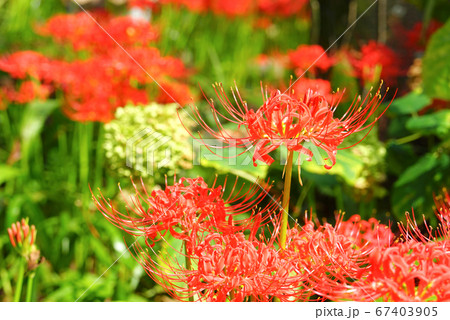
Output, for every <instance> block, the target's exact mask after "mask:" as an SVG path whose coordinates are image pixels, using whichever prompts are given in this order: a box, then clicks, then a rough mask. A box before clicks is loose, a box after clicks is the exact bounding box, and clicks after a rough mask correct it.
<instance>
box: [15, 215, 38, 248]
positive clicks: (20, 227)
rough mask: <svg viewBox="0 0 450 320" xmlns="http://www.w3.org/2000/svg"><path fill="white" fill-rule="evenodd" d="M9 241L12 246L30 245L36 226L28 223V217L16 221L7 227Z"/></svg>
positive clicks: (33, 238)
mask: <svg viewBox="0 0 450 320" xmlns="http://www.w3.org/2000/svg"><path fill="white" fill-rule="evenodd" d="M8 236H9V241H11V244H12V246H13V247H14V248H16V247H19V248H21V247H28V246H29V247H31V246H32V245H34V241H35V240H36V227H35V226H34V225H32V226H31V227H30V225H29V224H28V219H27V220H25V219H22V221H20V222H19V221H17V222H15V223H13V224H12V225H11V228H8Z"/></svg>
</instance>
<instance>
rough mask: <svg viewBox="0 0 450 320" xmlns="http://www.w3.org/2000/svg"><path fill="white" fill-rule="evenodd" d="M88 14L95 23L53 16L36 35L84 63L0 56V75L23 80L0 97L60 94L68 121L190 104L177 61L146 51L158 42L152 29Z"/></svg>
mask: <svg viewBox="0 0 450 320" xmlns="http://www.w3.org/2000/svg"><path fill="white" fill-rule="evenodd" d="M91 15H92V17H93V18H94V19H96V21H94V20H93V19H92V18H91V17H90V16H89V15H87V14H86V13H84V12H82V13H79V14H75V15H58V16H55V17H53V18H51V19H50V20H49V21H48V22H47V23H46V24H45V25H44V26H41V27H40V28H39V31H40V32H41V33H42V34H44V35H50V36H52V37H53V38H54V39H55V41H57V42H59V43H62V44H67V45H70V46H72V47H73V50H75V51H76V52H78V51H83V52H86V53H88V54H89V57H88V58H87V59H75V60H73V61H70V62H66V61H59V60H52V59H49V58H46V57H44V56H43V55H41V54H39V53H36V52H31V51H25V52H18V53H15V54H12V55H10V56H6V57H3V58H2V59H1V60H0V70H3V71H5V72H7V73H9V74H10V75H11V77H12V78H15V79H20V80H25V82H24V83H23V84H22V85H21V86H20V88H19V90H18V91H16V90H14V89H13V88H12V87H10V88H7V89H4V90H3V95H4V96H5V97H6V98H7V99H8V100H9V101H14V102H18V103H25V102H28V101H30V100H32V99H34V98H41V99H45V98H46V97H48V95H49V94H50V93H51V92H52V91H53V90H54V89H57V90H61V91H62V92H63V93H64V97H65V106H64V111H65V112H66V114H67V115H68V116H69V117H70V118H72V119H74V120H77V121H103V122H107V121H109V120H111V119H113V117H114V112H115V109H116V108H117V107H120V106H123V105H126V104H128V103H133V104H139V103H143V104H145V103H148V102H149V100H154V101H157V102H160V103H164V102H171V103H173V102H174V100H175V102H178V103H179V104H181V105H184V104H186V103H188V102H190V101H191V94H190V91H189V88H188V86H187V85H185V84H183V83H182V82H180V81H182V79H183V78H185V77H186V76H187V74H188V72H187V70H186V68H185V66H184V64H183V63H182V61H181V60H180V59H177V58H173V57H163V56H161V54H160V52H159V51H158V49H156V48H152V47H149V44H150V43H151V42H153V41H155V40H156V39H157V38H158V32H157V31H156V30H155V28H154V27H152V26H151V25H150V24H149V23H148V22H146V21H143V20H133V19H132V18H130V17H112V16H111V15H109V14H108V13H106V12H104V11H99V12H94V13H92V14H91ZM100 26H101V27H100ZM113 39H114V40H113ZM119 46H121V47H122V48H123V49H124V50H125V52H124V50H122V48H121V47H119ZM27 80H33V82H29V81H27ZM154 80H156V81H157V82H158V83H159V82H161V83H162V87H163V88H160V87H159V86H157V85H156V84H154Z"/></svg>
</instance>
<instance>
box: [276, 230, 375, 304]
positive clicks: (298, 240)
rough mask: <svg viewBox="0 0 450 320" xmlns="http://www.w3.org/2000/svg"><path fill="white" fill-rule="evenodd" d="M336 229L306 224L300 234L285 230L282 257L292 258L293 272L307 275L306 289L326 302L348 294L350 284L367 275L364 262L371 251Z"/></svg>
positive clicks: (356, 238)
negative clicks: (284, 247)
mask: <svg viewBox="0 0 450 320" xmlns="http://www.w3.org/2000/svg"><path fill="white" fill-rule="evenodd" d="M339 228H340V227H339V226H336V227H333V226H331V225H330V224H328V223H326V224H324V225H322V226H318V227H317V228H315V226H314V223H313V222H312V221H307V223H306V225H305V226H303V227H302V229H301V230H299V229H298V228H292V229H288V233H287V241H286V249H285V250H284V254H285V255H286V256H289V257H295V259H294V261H296V269H297V270H305V271H307V272H308V286H309V287H310V288H311V290H312V291H313V292H314V293H316V294H318V295H320V296H322V297H326V298H328V299H338V298H339V297H341V296H342V295H344V294H345V293H346V292H347V284H348V282H349V281H352V280H354V279H359V278H360V277H361V276H362V275H363V274H364V273H365V272H366V269H367V268H366V266H365V265H366V260H367V257H368V256H369V254H370V252H371V251H372V250H373V247H371V246H369V245H363V246H359V244H360V243H359V241H358V238H359V237H358V236H356V237H355V234H351V235H348V234H343V233H342V230H339Z"/></svg>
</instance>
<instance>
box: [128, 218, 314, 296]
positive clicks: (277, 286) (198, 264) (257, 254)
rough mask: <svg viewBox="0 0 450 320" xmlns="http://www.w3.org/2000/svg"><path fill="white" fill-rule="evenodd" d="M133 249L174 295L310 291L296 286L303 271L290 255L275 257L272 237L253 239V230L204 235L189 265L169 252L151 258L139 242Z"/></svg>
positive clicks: (235, 294) (251, 294) (263, 294)
mask: <svg viewBox="0 0 450 320" xmlns="http://www.w3.org/2000/svg"><path fill="white" fill-rule="evenodd" d="M255 226H256V227H259V225H258V224H255V225H254V227H255ZM136 254H137V257H138V260H139V261H140V263H141V264H142V266H143V267H144V268H145V269H146V271H147V273H148V274H149V276H151V277H152V278H153V279H155V281H156V282H158V283H159V284H161V285H162V286H163V287H164V288H165V289H166V290H167V291H168V292H169V293H170V294H171V295H173V296H174V297H175V298H177V299H180V300H186V299H187V298H189V296H191V297H194V298H195V299H196V300H199V301H227V300H228V301H245V300H247V299H251V300H253V301H271V300H273V298H275V297H277V298H279V299H280V301H294V300H305V299H307V298H308V297H309V296H310V293H309V290H308V289H305V287H304V286H303V285H302V284H303V281H305V275H304V274H301V273H298V272H297V270H295V268H294V265H293V263H292V261H291V260H292V259H289V258H287V259H285V258H281V257H280V255H279V251H277V250H276V248H275V246H274V245H273V241H268V242H267V243H264V242H262V241H257V240H255V237H254V233H252V234H251V235H250V236H249V238H248V239H247V238H246V236H245V235H244V233H242V232H238V233H234V234H226V235H223V234H219V233H211V234H209V235H207V236H206V237H205V238H204V239H203V240H202V241H199V242H198V243H197V244H196V245H195V246H194V250H193V251H192V253H191V254H190V255H189V258H190V260H191V261H192V264H193V266H194V267H193V268H192V269H186V268H185V267H184V265H183V264H182V263H180V262H178V261H174V259H173V258H169V257H165V258H163V259H159V260H158V261H155V260H154V259H153V258H152V257H151V255H149V254H148V253H147V252H146V251H144V250H142V248H141V247H140V246H137V249H136ZM183 283H184V284H185V285H182V284H183Z"/></svg>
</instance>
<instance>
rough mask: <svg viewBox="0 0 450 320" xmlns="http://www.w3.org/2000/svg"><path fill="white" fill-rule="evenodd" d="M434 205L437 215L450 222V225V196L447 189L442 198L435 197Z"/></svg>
mask: <svg viewBox="0 0 450 320" xmlns="http://www.w3.org/2000/svg"><path fill="white" fill-rule="evenodd" d="M434 203H435V205H436V211H435V213H436V215H437V216H438V217H439V216H441V217H442V219H441V220H445V221H448V222H449V223H450V194H449V193H448V191H447V189H444V190H443V195H442V196H437V197H436V196H435V197H434Z"/></svg>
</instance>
